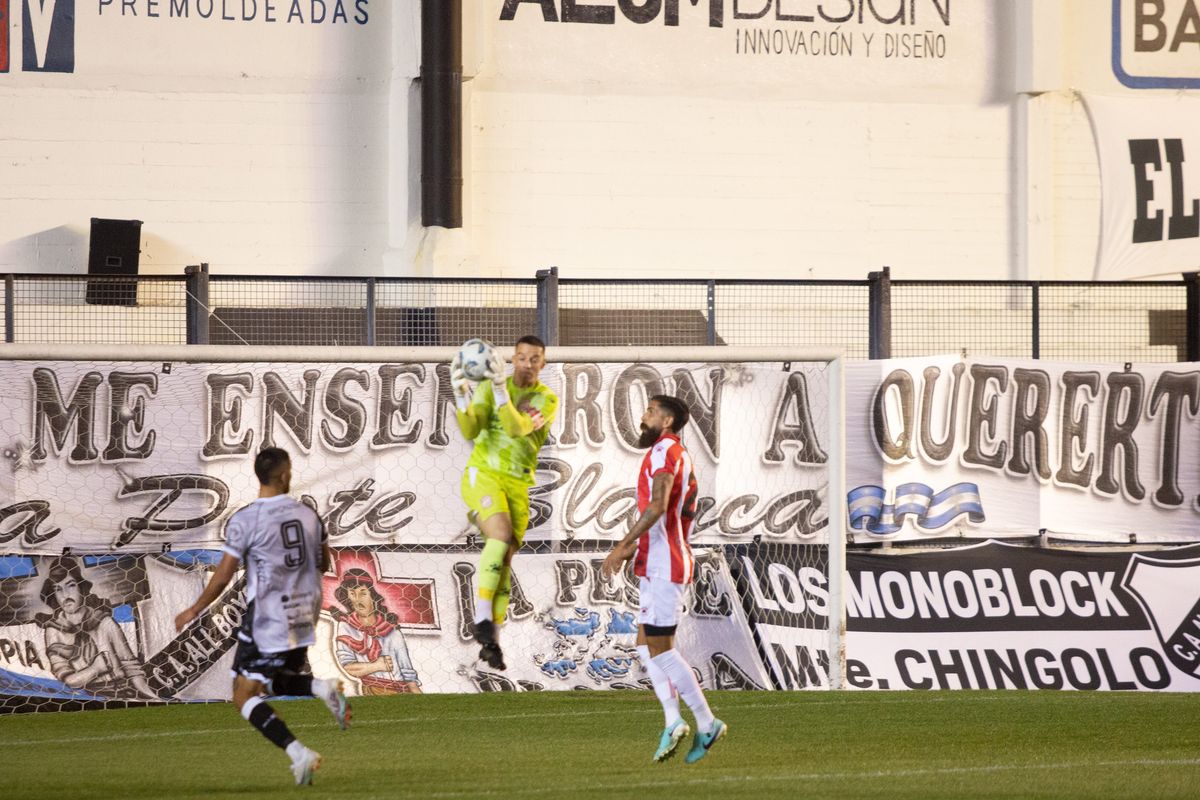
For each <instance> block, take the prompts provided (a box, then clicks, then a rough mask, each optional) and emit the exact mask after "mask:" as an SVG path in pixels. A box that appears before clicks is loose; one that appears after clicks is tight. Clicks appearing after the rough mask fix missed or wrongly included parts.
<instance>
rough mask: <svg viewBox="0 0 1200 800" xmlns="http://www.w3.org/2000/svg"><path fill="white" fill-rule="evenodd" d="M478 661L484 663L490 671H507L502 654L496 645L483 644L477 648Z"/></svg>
mask: <svg viewBox="0 0 1200 800" xmlns="http://www.w3.org/2000/svg"><path fill="white" fill-rule="evenodd" d="M479 660H480V661H483V662H486V663H487V665H488V666H489V667H491V668H492V669H499V670H505V669H508V665H506V664H505V663H504V652H503V651H502V650H501V649H500V645H498V644H485V645H484V646H483V647H481V648H479Z"/></svg>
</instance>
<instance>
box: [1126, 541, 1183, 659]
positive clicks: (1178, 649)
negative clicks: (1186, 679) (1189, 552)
mask: <svg viewBox="0 0 1200 800" xmlns="http://www.w3.org/2000/svg"><path fill="white" fill-rule="evenodd" d="M1121 584H1122V585H1123V586H1124V587H1125V588H1126V589H1128V590H1129V593H1130V594H1132V595H1133V596H1134V597H1135V598H1136V599H1137V601H1138V603H1140V604H1141V606H1142V610H1143V611H1145V612H1146V617H1147V618H1148V619H1149V620H1150V623H1151V624H1152V625H1153V626H1154V632H1155V634H1157V636H1158V641H1159V643H1160V644H1162V649H1163V653H1164V654H1165V655H1166V656H1167V659H1168V660H1169V661H1170V662H1171V663H1172V664H1174V665H1175V667H1176V668H1177V669H1179V670H1180V671H1181V672H1184V673H1186V674H1187V675H1191V676H1192V677H1198V678H1200V558H1192V559H1186V560H1177V561H1176V560H1172V561H1168V560H1164V559H1158V558H1149V557H1147V556H1143V555H1141V554H1136V555H1134V556H1133V557H1132V558H1131V559H1130V560H1129V567H1128V568H1127V569H1126V570H1125V577H1124V578H1123V579H1122V581H1121Z"/></svg>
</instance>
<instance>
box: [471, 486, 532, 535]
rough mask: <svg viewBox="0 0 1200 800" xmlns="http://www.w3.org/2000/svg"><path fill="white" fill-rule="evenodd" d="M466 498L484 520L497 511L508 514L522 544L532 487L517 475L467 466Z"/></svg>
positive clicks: (480, 518)
mask: <svg viewBox="0 0 1200 800" xmlns="http://www.w3.org/2000/svg"><path fill="white" fill-rule="evenodd" d="M462 497H463V501H464V502H466V504H467V508H469V509H471V511H473V512H475V514H476V516H477V517H478V519H479V522H480V523H482V522H483V521H484V520H486V519H488V518H489V517H492V516H495V515H496V514H508V518H509V520H510V521H511V522H512V532H513V540H514V541H515V542H516V543H517V544H518V545H520V544H521V542H522V541H523V540H524V539H525V529H526V528H527V527H528V526H529V486H528V485H527V484H525V483H524V482H523V481H520V480H517V479H516V478H510V477H507V476H505V475H497V474H496V473H494V472H489V471H487V470H483V469H480V468H479V467H467V469H466V471H465V472H463V478H462Z"/></svg>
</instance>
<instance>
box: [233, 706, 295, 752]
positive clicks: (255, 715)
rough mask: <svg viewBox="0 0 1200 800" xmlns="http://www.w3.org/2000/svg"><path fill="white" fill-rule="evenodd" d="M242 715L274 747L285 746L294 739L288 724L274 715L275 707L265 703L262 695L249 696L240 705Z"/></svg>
mask: <svg viewBox="0 0 1200 800" xmlns="http://www.w3.org/2000/svg"><path fill="white" fill-rule="evenodd" d="M242 716H243V717H245V718H246V721H247V722H249V723H250V724H251V725H253V726H254V727H256V728H258V732H259V733H261V734H262V735H263V736H265V737H267V738H268V739H270V740H271V743H272V744H274V745H275V746H276V747H282V748H284V749H287V747H288V746H289V745H291V744H293V743H295V741H296V737H295V736H292V732H291V731H289V730H288V726H287V725H285V724H284V722H283V720H281V719H280V718H279V717H277V716H275V709H273V708H271V706H269V705H268V704H267V701H266V700H263V699H262V697H251V698H250V699H249V700H247V701H246V703H245V705H243V706H242Z"/></svg>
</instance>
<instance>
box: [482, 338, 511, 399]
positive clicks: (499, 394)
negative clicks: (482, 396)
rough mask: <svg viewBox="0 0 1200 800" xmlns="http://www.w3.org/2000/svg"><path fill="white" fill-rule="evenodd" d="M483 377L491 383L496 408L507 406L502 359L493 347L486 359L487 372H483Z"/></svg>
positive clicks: (506, 385)
mask: <svg viewBox="0 0 1200 800" xmlns="http://www.w3.org/2000/svg"><path fill="white" fill-rule="evenodd" d="M483 377H485V378H487V379H488V380H489V381H491V382H492V396H493V397H495V398H496V408H499V407H500V406H503V405H507V404H508V383H507V381H506V380H505V375H504V359H503V358H501V357H500V353H498V352H497V351H496V348H494V347H493V348H492V354H491V356H490V357H489V358H488V364H487V370H485V371H484V373H483Z"/></svg>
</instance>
